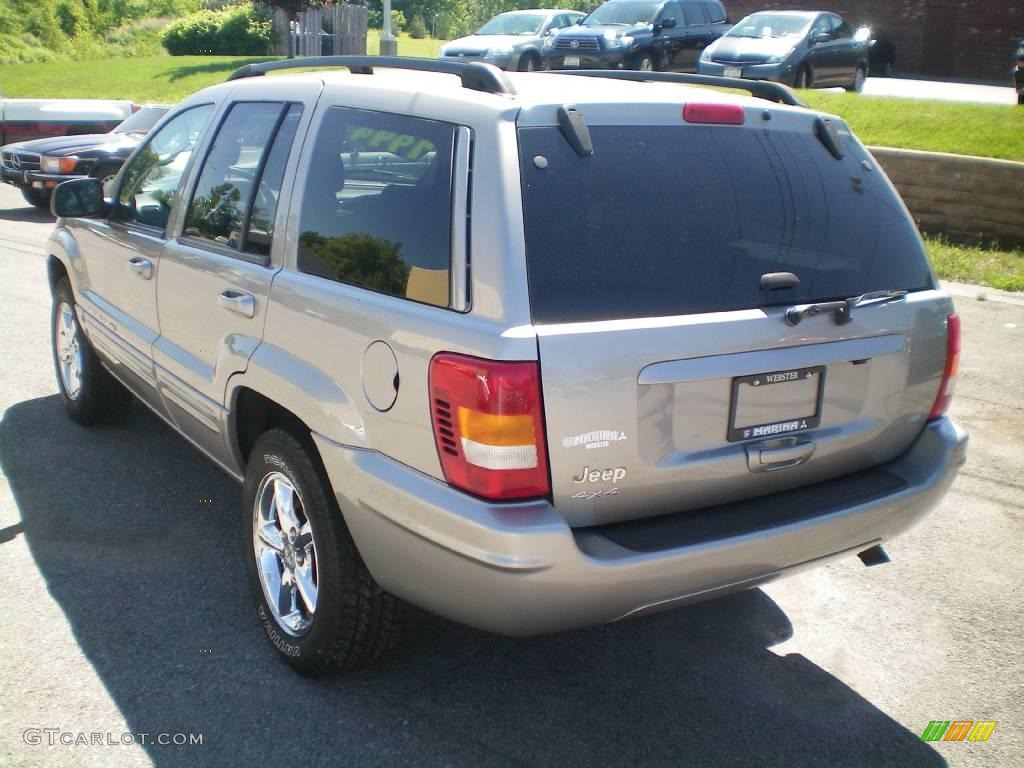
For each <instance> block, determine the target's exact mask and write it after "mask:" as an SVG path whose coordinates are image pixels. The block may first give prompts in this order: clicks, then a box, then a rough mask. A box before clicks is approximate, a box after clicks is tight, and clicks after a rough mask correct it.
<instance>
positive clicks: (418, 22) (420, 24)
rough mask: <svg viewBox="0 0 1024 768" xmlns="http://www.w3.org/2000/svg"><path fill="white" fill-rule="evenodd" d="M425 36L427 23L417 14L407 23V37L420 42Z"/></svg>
mask: <svg viewBox="0 0 1024 768" xmlns="http://www.w3.org/2000/svg"><path fill="white" fill-rule="evenodd" d="M426 36H427V23H426V22H425V21H424V20H423V17H422V16H420V15H419V14H418V13H417V14H416V15H415V16H413V17H412V21H410V22H409V37H411V38H413V39H414V40H422V39H423V38H425V37H426Z"/></svg>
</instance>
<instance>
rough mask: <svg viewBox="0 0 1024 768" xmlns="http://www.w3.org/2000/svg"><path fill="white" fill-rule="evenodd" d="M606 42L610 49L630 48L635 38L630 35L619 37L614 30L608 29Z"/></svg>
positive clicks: (605, 37)
mask: <svg viewBox="0 0 1024 768" xmlns="http://www.w3.org/2000/svg"><path fill="white" fill-rule="evenodd" d="M604 42H605V45H606V46H607V47H608V48H610V49H616V48H629V46H631V45H632V44H633V38H632V37H630V36H629V35H622V36H621V37H619V36H618V35H616V34H615V33H614V32H611V31H608V32H605V33H604Z"/></svg>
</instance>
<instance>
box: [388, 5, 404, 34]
mask: <svg viewBox="0 0 1024 768" xmlns="http://www.w3.org/2000/svg"><path fill="white" fill-rule="evenodd" d="M403 29H405V14H404V13H402V12H401V11H392V12H391V34H393V35H397V34H398V33H399V32H401V31H402V30H403Z"/></svg>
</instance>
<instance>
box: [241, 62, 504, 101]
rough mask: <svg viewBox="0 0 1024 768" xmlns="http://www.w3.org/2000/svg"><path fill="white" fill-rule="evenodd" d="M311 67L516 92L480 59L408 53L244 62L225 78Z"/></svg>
mask: <svg viewBox="0 0 1024 768" xmlns="http://www.w3.org/2000/svg"><path fill="white" fill-rule="evenodd" d="M311 67H348V69H349V70H351V71H352V72H353V73H355V74H360V75H372V74H373V68H374V67H384V68H386V69H411V70H416V71H418V72H440V73H443V74H446V75H458V76H459V78H460V79H461V80H462V87H463V88H471V89H472V90H474V91H483V92H485V93H496V94H502V95H507V96H511V95H514V94H515V92H516V89H515V87H514V86H513V85H512V83H511V82H510V81H509V79H508V77H506V76H505V73H504V72H502V71H501V70H500V69H498V68H497V67H495V66H494V65H493V64H485V63H483V62H480V61H468V62H466V61H445V60H443V59H415V58H412V57H409V56H305V57H303V58H300V59H283V60H281V61H265V62H262V63H260V64H246V65H245V66H244V67H239V68H238V69H236V70H235V71H234V72H232V73H231V76H230V77H229V78H228V80H229V81H230V80H241V79H242V78H245V77H259V76H260V75H265V74H267V73H268V72H278V71H280V70H283V69H306V68H311Z"/></svg>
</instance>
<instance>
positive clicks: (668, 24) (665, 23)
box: [660, 19, 676, 29]
mask: <svg viewBox="0 0 1024 768" xmlns="http://www.w3.org/2000/svg"><path fill="white" fill-rule="evenodd" d="M675 25H676V20H675V19H662V20H661V22H660V26H661V28H662V29H672V28H673V27H674V26H675Z"/></svg>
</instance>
